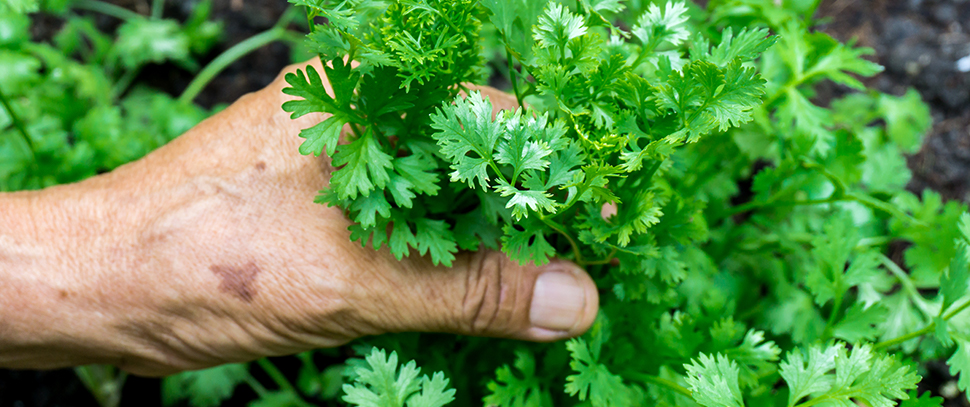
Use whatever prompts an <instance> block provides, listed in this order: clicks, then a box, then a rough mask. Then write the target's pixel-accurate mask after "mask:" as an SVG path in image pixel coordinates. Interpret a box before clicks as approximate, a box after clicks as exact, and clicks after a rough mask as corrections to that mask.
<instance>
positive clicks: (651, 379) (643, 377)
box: [621, 372, 694, 399]
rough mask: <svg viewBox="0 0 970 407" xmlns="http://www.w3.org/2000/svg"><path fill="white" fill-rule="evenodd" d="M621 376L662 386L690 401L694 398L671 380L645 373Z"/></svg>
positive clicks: (627, 373) (626, 373)
mask: <svg viewBox="0 0 970 407" xmlns="http://www.w3.org/2000/svg"><path fill="white" fill-rule="evenodd" d="M621 376H623V377H627V378H630V379H633V380H637V381H641V382H645V383H651V384H656V385H658V386H663V387H666V388H668V389H670V390H673V391H676V392H677V393H680V394H683V395H684V396H687V397H690V398H691V399H693V398H694V393H691V391H690V390H687V389H686V388H684V386H681V385H679V384H677V383H675V382H674V381H673V380H669V379H664V378H662V377H659V376H654V375H649V374H646V373H635V372H625V373H623V374H622V375H621Z"/></svg>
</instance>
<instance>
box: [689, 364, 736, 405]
mask: <svg viewBox="0 0 970 407" xmlns="http://www.w3.org/2000/svg"><path fill="white" fill-rule="evenodd" d="M684 368H685V369H687V384H688V385H689V386H690V391H691V393H692V395H693V397H694V400H695V401H697V402H698V403H699V404H701V405H702V406H706V407H743V406H744V400H743V399H742V397H741V388H740V387H739V386H738V366H737V364H735V363H734V361H732V360H730V359H728V358H727V357H725V356H724V355H721V354H718V355H717V356H716V360H715V357H713V356H708V355H705V354H703V353H702V354H701V355H700V357H699V359H697V360H691V364H689V365H684Z"/></svg>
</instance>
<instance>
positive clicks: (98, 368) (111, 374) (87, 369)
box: [74, 365, 128, 407]
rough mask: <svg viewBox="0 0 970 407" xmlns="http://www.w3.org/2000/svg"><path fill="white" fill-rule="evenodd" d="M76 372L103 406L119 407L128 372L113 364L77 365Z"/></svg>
mask: <svg viewBox="0 0 970 407" xmlns="http://www.w3.org/2000/svg"><path fill="white" fill-rule="evenodd" d="M74 373H75V374H77V377H78V379H80V380H81V383H83V384H84V387H86V388H87V389H88V391H89V392H90V393H91V395H92V396H94V398H95V400H97V402H98V405H100V406H101V407H117V406H118V405H119V404H121V392H122V388H123V387H124V384H125V380H126V379H127V378H128V373H127V372H122V371H118V370H117V369H116V368H115V367H113V366H106V365H87V366H78V367H75V368H74Z"/></svg>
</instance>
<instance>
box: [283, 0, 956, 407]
mask: <svg viewBox="0 0 970 407" xmlns="http://www.w3.org/2000/svg"><path fill="white" fill-rule="evenodd" d="M294 3H295V4H297V5H300V6H303V7H305V8H306V10H307V12H308V15H310V16H311V17H313V16H324V17H326V18H327V20H328V23H326V24H318V25H316V26H314V27H313V29H312V32H311V34H310V35H309V36H308V43H309V44H310V45H311V46H312V47H313V48H314V49H315V50H316V51H317V52H318V53H319V54H320V55H321V57H322V58H323V60H324V62H325V65H326V68H325V72H323V73H322V75H321V73H319V72H316V71H315V70H314V69H313V68H312V67H308V68H307V69H306V70H301V71H300V72H298V73H296V74H292V75H289V76H288V77H287V78H286V79H287V81H288V82H289V84H290V86H291V87H290V88H288V89H287V90H286V91H285V92H287V93H288V94H291V95H295V96H298V97H299V98H300V99H298V100H296V101H293V102H288V103H287V104H285V105H284V106H283V108H284V109H285V110H287V111H289V112H292V113H293V116H294V117H298V116H302V115H304V114H307V113H310V112H320V113H324V114H326V115H327V119H325V120H324V121H322V122H321V123H320V124H318V125H317V126H315V127H312V128H310V129H307V130H304V132H303V133H301V137H303V138H305V139H306V140H305V143H304V144H303V146H302V147H301V152H302V153H304V154H327V155H329V156H331V157H332V159H333V161H334V166H335V168H337V170H336V171H335V172H334V174H333V179H332V181H331V183H330V185H329V186H328V187H327V188H325V189H323V190H322V191H321V193H320V196H319V198H318V199H317V201H318V202H319V203H322V204H327V205H330V206H337V207H340V208H341V209H343V210H344V211H345V212H346V214H347V216H348V217H350V218H351V219H352V220H354V221H355V225H354V226H352V228H351V229H352V238H353V239H354V240H358V241H360V242H361V244H362V245H365V246H370V247H373V248H375V249H380V248H382V247H383V246H385V245H386V246H387V247H388V249H389V250H390V252H391V253H393V254H394V255H395V256H397V257H398V258H399V259H400V258H403V257H405V256H409V255H422V256H423V255H430V258H431V260H432V261H433V262H435V263H439V264H445V265H450V264H451V261H452V260H453V259H454V256H453V254H454V253H456V252H457V251H458V250H483V249H486V248H489V249H498V250H502V251H503V252H505V253H506V254H507V255H508V256H509V257H511V258H512V259H515V260H517V261H519V262H522V263H526V262H534V263H536V264H544V263H546V262H548V260H549V258H551V257H553V256H558V257H563V258H566V259H569V260H572V261H574V262H576V263H578V264H580V265H582V266H585V267H586V268H587V270H588V271H589V272H590V273H591V274H592V275H593V276H594V278H595V279H596V281H597V284H598V286H599V287H600V288H601V290H603V291H604V292H608V294H604V295H603V296H602V303H601V309H602V311H601V315H600V317H599V319H598V321H597V323H596V324H595V325H594V327H593V329H592V330H591V332H590V333H588V334H587V335H585V336H584V337H582V338H577V339H574V340H571V341H568V342H566V343H565V346H563V345H562V344H554V345H529V344H521V343H512V342H503V341H495V340H482V339H470V338H451V337H449V338H443V337H440V336H434V335H397V336H385V337H381V338H374V339H370V340H367V342H368V343H370V344H372V345H376V346H383V347H387V348H391V349H395V350H396V351H397V352H398V353H399V354H402V355H409V356H413V357H415V358H416V359H418V360H419V361H421V362H422V364H423V365H424V366H426V367H433V368H435V369H440V370H443V371H445V372H447V373H449V375H450V377H451V378H452V380H453V382H454V383H455V386H456V387H457V389H458V392H457V393H456V395H455V397H457V401H458V403H459V405H465V404H475V403H476V402H475V401H473V400H472V399H470V398H468V397H473V396H463V392H464V394H469V393H470V394H473V395H477V394H482V397H483V401H484V402H485V403H486V404H488V405H499V406H552V405H569V404H575V403H577V402H580V403H584V405H586V404H585V403H588V405H592V406H627V405H677V406H692V405H703V406H743V405H759V406H760V405H779V406H788V407H807V406H813V405H846V406H848V405H854V404H855V403H861V404H862V405H870V406H891V405H895V404H896V403H897V401H898V400H906V401H905V405H938V402H937V401H935V400H938V399H932V398H929V397H922V398H919V399H916V398H915V393H914V389H915V387H916V384H917V383H918V382H919V380H920V376H919V372H920V367H919V363H920V362H921V361H929V360H934V359H946V358H948V360H949V362H948V363H949V364H950V366H951V369H952V372H953V373H954V374H957V375H959V376H960V378H961V379H960V382H959V386H960V388H961V389H962V390H966V388H967V386H968V383H970V382H968V381H967V380H966V379H965V378H964V376H966V375H965V374H964V372H965V370H966V369H968V368H970V357H967V355H968V353H967V349H970V345H968V342H967V341H966V340H967V337H968V336H970V326H967V324H965V323H964V321H966V315H965V310H966V308H967V307H968V306H970V297H968V296H967V291H968V273H970V271H968V265H967V262H968V258H967V255H968V248H967V242H968V241H970V240H968V239H970V215H967V214H966V207H964V206H963V205H961V204H959V203H956V202H948V203H943V202H942V201H941V200H940V198H939V196H938V195H936V194H935V193H933V192H926V193H924V194H923V196H922V197H919V196H916V195H914V194H912V193H910V192H908V191H906V190H905V189H904V186H905V185H906V183H907V181H908V178H909V173H908V171H907V170H906V166H905V160H904V158H903V154H906V153H912V152H914V150H915V149H916V148H918V146H919V145H920V140H921V137H922V135H923V133H925V132H926V130H927V129H928V126H929V124H930V118H929V114H928V110H927V108H926V107H925V105H923V104H922V102H921V101H920V100H919V97H918V96H917V95H916V94H915V93H913V92H911V93H908V94H907V95H904V96H902V97H897V96H892V95H886V94H881V93H879V92H876V91H872V90H867V89H866V87H865V85H864V83H863V82H862V81H861V78H864V77H867V76H871V75H874V74H876V73H878V72H880V71H881V70H882V68H881V67H880V66H878V65H877V64H875V63H873V62H870V61H869V60H867V59H865V56H866V55H869V54H870V53H871V52H872V51H871V50H869V49H866V48H859V47H855V46H853V45H852V44H842V43H839V42H838V41H836V40H834V39H833V38H831V37H829V36H828V35H826V34H824V33H821V32H816V31H814V30H813V29H812V26H813V24H814V22H813V20H812V14H814V11H815V8H816V7H817V2H815V3H816V4H815V5H814V6H813V5H812V4H808V3H811V2H783V3H781V5H778V3H777V2H772V1H768V0H714V1H711V2H709V3H708V5H707V7H706V8H704V9H702V8H700V7H697V6H695V5H693V4H685V3H682V2H637V1H632V2H630V3H629V4H624V2H621V1H613V0H611V1H594V0H579V1H577V2H575V3H574V2H566V3H561V2H557V1H555V0H554V1H549V2H547V1H537V0H484V1H481V2H474V1H460V2H445V1H435V0H424V1H388V2H371V1H340V2H326V1H319V0H318V1H310V0H299V1H294ZM627 7H629V8H630V9H627ZM485 61H494V62H492V63H490V64H487V65H486V64H485ZM483 68H484V69H483ZM488 70H491V71H492V72H493V73H494V74H496V75H500V76H504V77H505V78H506V79H507V80H508V81H509V82H510V84H511V91H512V92H513V93H514V95H515V96H516V98H517V99H518V100H519V102H520V105H521V106H524V107H522V108H519V109H517V110H515V111H502V112H499V113H497V114H493V106H492V102H491V101H490V100H488V99H487V98H483V97H482V95H481V93H479V92H477V91H475V90H474V89H473V88H470V87H469V83H481V80H482V79H483V77H482V76H481V75H482V73H483V72H487V71H488ZM324 76H325V77H326V80H328V81H329V82H330V83H331V84H332V85H333V89H334V92H333V93H332V94H328V93H327V92H326V90H325V89H324V87H323V86H322V83H323V81H324ZM826 81H831V82H834V83H836V84H837V85H839V86H842V87H843V88H844V89H847V90H851V91H849V92H846V94H845V96H842V97H839V98H836V99H834V100H831V101H829V102H827V103H826V102H825V101H820V100H818V98H817V93H816V89H817V85H819V84H821V83H823V82H826ZM341 140H345V142H344V143H341V142H340V141H341ZM611 212H615V213H611ZM604 214H605V215H604ZM896 241H904V242H910V243H912V244H911V246H909V247H908V248H907V249H905V251H904V255H903V258H904V261H903V263H902V264H897V263H895V262H893V261H892V260H890V259H889V258H888V257H887V253H889V249H890V248H889V244H890V243H891V242H896ZM456 343H457V344H460V345H457V346H458V347H459V348H461V349H462V351H461V352H459V353H457V354H454V353H451V352H450V351H447V350H445V349H455V348H456V345H455V344H456ZM436 349H441V351H440V352H435V350H436ZM486 350H487V351H486ZM479 352H488V354H495V353H504V354H506V355H508V360H509V362H507V364H502V363H498V364H496V363H494V362H492V361H491V359H493V358H491V357H490V358H488V359H489V360H486V359H483V358H479V357H475V356H472V355H476V354H481V353H479ZM436 353H444V354H445V355H441V354H436ZM634 355H643V356H642V357H635V356H634ZM459 366H460V368H459ZM489 370H493V371H494V379H492V380H490V381H488V383H487V384H486V385H485V386H484V388H483V387H482V385H483V382H482V381H480V380H478V379H477V377H478V376H479V375H480V374H482V373H483V372H487V371H489ZM402 374H403V373H402ZM481 392H484V393H481ZM474 397H477V396H474ZM360 405H368V406H370V405H382V404H376V402H371V403H370V404H367V403H364V404H360ZM395 405H402V404H400V403H399V404H395Z"/></svg>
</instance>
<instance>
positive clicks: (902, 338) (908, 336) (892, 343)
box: [872, 301, 970, 349]
mask: <svg viewBox="0 0 970 407" xmlns="http://www.w3.org/2000/svg"><path fill="white" fill-rule="evenodd" d="M967 307H970V301H967V302H965V303H963V305H960V306H959V307H956V308H955V309H953V311H950V312H949V313H947V314H946V315H944V316H943V320H944V321H949V320H950V318H953V317H954V316H956V315H957V314H959V313H961V312H963V311H964V310H966V309H967ZM935 329H936V322H931V323H930V324H929V325H927V326H926V327H925V328H923V329H920V330H918V331H916V332H910V333H908V334H906V335H901V336H898V337H895V338H893V339H889V340H886V341H882V342H879V343H877V344H875V345H873V346H872V347H873V349H883V348H888V347H890V346H895V345H898V344H901V343H903V342H906V341H908V340H910V339H916V338H919V337H921V336H923V335H926V334H928V333H931V332H933V331H934V330H935Z"/></svg>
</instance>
